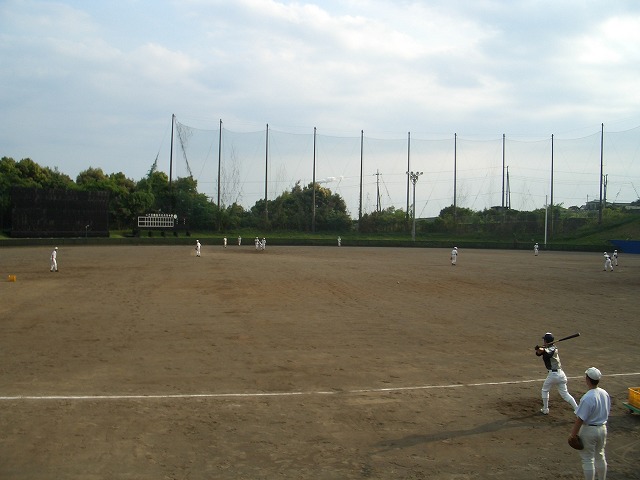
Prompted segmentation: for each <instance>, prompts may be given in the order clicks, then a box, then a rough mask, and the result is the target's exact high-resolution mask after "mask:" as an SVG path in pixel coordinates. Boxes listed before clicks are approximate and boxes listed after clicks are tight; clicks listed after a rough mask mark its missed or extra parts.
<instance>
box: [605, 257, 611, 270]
mask: <svg viewBox="0 0 640 480" xmlns="http://www.w3.org/2000/svg"><path fill="white" fill-rule="evenodd" d="M604 269H605V270H607V269H609V270H611V271H613V265H612V264H611V259H609V258H607V259H606V260H605V261H604Z"/></svg>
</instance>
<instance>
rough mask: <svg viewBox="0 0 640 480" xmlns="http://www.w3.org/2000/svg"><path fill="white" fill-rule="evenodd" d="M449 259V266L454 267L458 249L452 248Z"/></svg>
mask: <svg viewBox="0 0 640 480" xmlns="http://www.w3.org/2000/svg"><path fill="white" fill-rule="evenodd" d="M449 258H450V260H451V265H453V266H455V264H456V262H457V261H458V247H453V250H451V256H450V257H449Z"/></svg>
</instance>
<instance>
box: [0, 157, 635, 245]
mask: <svg viewBox="0 0 640 480" xmlns="http://www.w3.org/2000/svg"><path fill="white" fill-rule="evenodd" d="M13 186H16V187H28V188H42V189H61V190H83V191H107V192H109V198H110V199H109V225H110V229H112V230H128V229H135V228H136V224H137V222H136V220H137V217H138V216H142V215H146V214H148V213H172V214H177V215H178V217H179V218H180V219H186V221H187V222H188V227H189V228H190V229H191V230H198V231H219V232H225V231H230V230H239V229H245V228H246V229H249V228H259V229H261V230H262V231H274V230H289V231H299V232H316V231H317V232H347V231H350V230H353V229H357V231H358V232H360V233H364V234H368V233H372V234H378V233H407V232H409V231H410V229H411V218H410V217H411V212H405V211H403V210H402V209H396V208H395V207H389V208H387V209H384V210H379V211H374V212H370V213H365V214H363V215H362V217H361V218H360V219H359V221H354V220H352V219H351V218H350V216H349V213H348V212H347V207H346V203H345V201H344V199H343V198H342V197H341V196H340V195H338V194H335V193H333V192H331V190H330V189H328V188H326V187H323V186H321V185H319V184H316V185H315V188H314V185H313V184H309V185H306V186H302V185H300V183H299V182H298V183H296V185H295V186H294V187H293V188H291V190H287V191H284V192H283V193H281V194H280V195H279V196H278V197H277V198H275V199H274V200H269V201H267V202H266V204H265V200H264V199H261V200H259V201H257V202H256V203H255V204H254V205H253V206H252V207H250V208H249V209H245V208H244V207H243V206H242V205H240V204H238V203H233V204H231V205H228V206H225V205H221V206H218V205H216V203H215V202H213V200H211V199H209V198H208V197H207V196H206V195H204V194H202V193H199V192H198V182H197V181H196V180H195V179H193V177H183V178H177V179H175V180H172V181H171V182H170V181H169V177H168V176H167V174H166V173H164V172H161V171H158V170H157V164H156V163H154V164H153V165H152V166H151V168H150V169H149V171H148V172H147V174H146V175H145V177H143V178H142V179H140V180H138V181H135V180H132V179H130V178H127V176H126V175H125V174H124V173H122V172H118V173H110V174H106V173H104V172H103V170H102V169H100V168H93V167H90V168H88V169H86V170H84V171H82V172H80V173H79V174H78V176H77V177H76V179H75V180H73V179H72V178H71V177H69V176H68V175H66V174H64V173H62V172H60V171H59V170H58V169H57V168H54V169H51V168H49V167H42V166H40V165H38V164H37V163H36V162H34V161H33V160H31V159H30V158H24V159H22V160H19V161H16V160H14V159H13V158H10V157H2V159H0V228H2V229H3V230H7V229H9V228H10V226H11V187H13ZM314 199H315V209H314V208H313V204H314ZM638 204H640V200H638V201H636V202H633V203H632V205H638ZM314 210H315V211H314ZM605 210H606V212H605V213H606V216H608V217H609V218H611V217H612V216H619V215H623V214H625V213H626V212H621V211H620V210H619V209H614V208H611V207H608V208H607V209H605ZM594 218H595V217H594V214H593V212H583V211H580V210H579V209H577V208H576V207H570V208H564V207H563V206H562V205H553V206H552V207H550V208H549V209H548V210H546V211H545V209H543V208H541V209H537V210H534V211H530V212H529V211H518V210H513V209H504V208H498V207H494V208H488V209H485V210H483V211H473V210H471V209H468V208H462V207H454V206H453V205H451V206H449V207H446V208H444V209H442V210H441V211H440V214H439V215H438V217H436V218H434V219H418V220H417V224H416V231H417V233H419V234H421V235H426V234H439V233H442V234H450V233H455V234H458V235H478V234H480V235H491V236H500V237H503V238H504V237H505V236H514V237H516V236H524V235H534V234H539V233H540V232H543V231H544V229H545V228H549V231H550V232H557V233H562V234H571V233H572V232H575V231H577V230H578V229H579V228H581V227H584V226H585V225H588V224H589V223H593V221H594ZM547 224H549V225H550V227H546V225H547Z"/></svg>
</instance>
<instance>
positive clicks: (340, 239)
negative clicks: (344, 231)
mask: <svg viewBox="0 0 640 480" xmlns="http://www.w3.org/2000/svg"><path fill="white" fill-rule="evenodd" d="M338 246H339V247H340V246H342V238H340V237H338Z"/></svg>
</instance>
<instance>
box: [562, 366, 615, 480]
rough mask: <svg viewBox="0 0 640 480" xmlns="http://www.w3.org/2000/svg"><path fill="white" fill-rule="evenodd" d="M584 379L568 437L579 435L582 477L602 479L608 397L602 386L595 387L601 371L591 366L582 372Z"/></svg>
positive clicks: (604, 467)
mask: <svg viewBox="0 0 640 480" xmlns="http://www.w3.org/2000/svg"><path fill="white" fill-rule="evenodd" d="M584 373H585V383H586V384H587V388H588V389H589V390H588V391H587V393H585V394H584V395H583V396H582V398H581V399H580V405H579V406H578V410H577V411H576V421H575V423H574V424H573V428H572V429H571V435H569V437H575V436H577V435H580V439H581V440H582V444H583V445H584V449H583V450H579V453H580V457H581V458H582V472H583V473H584V478H585V480H594V479H595V478H596V475H597V478H598V480H605V479H606V477H607V459H606V457H605V453H604V448H605V446H606V445H607V421H608V420H609V413H610V412H611V398H610V397H609V394H608V393H607V392H606V390H603V389H602V388H600V387H598V383H599V382H600V379H601V378H602V373H600V370H598V369H597V368H595V367H590V368H588V369H587V370H586V371H585V372H584Z"/></svg>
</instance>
